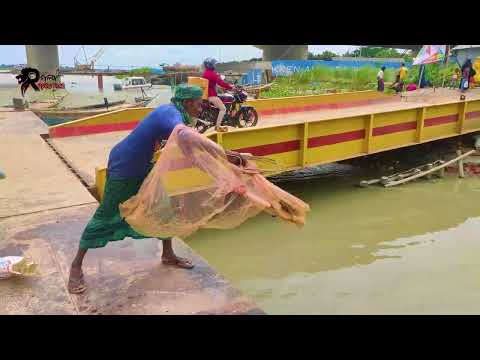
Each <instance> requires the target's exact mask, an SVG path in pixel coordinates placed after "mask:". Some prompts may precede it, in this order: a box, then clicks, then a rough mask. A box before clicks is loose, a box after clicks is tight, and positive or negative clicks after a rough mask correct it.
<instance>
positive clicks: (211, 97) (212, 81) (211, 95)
mask: <svg viewBox="0 0 480 360" xmlns="http://www.w3.org/2000/svg"><path fill="white" fill-rule="evenodd" d="M216 63H217V60H215V59H213V58H207V59H205V60H204V62H203V65H204V66H205V72H204V73H203V75H202V77H203V78H204V79H207V80H208V101H209V102H210V103H211V104H212V105H213V106H215V107H216V108H217V109H218V110H219V111H218V117H217V123H216V125H215V130H217V131H226V129H225V128H224V127H221V126H220V125H221V124H222V120H223V116H224V115H225V113H226V111H227V109H226V108H225V105H224V104H223V102H222V100H221V99H220V98H219V97H218V95H217V89H216V86H217V85H219V86H221V87H222V88H224V89H227V90H232V89H233V88H234V85H232V84H229V83H227V82H225V81H223V80H222V79H221V77H220V75H219V74H218V73H217V72H216V71H215V64H216Z"/></svg>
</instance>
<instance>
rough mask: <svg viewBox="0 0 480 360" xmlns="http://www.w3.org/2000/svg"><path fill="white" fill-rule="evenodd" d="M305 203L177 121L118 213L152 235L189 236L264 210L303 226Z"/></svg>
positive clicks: (234, 224) (231, 224)
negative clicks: (136, 189) (159, 153)
mask: <svg viewBox="0 0 480 360" xmlns="http://www.w3.org/2000/svg"><path fill="white" fill-rule="evenodd" d="M309 210H310V208H309V206H308V204H306V203H304V202H303V201H302V200H300V199H298V198H296V197H295V196H293V195H291V194H289V193H287V192H286V191H284V190H282V189H280V188H279V187H277V186H275V185H273V184H272V183H270V182H269V181H268V180H267V179H265V178H264V177H263V176H262V175H261V174H260V171H259V170H258V169H257V167H256V166H255V164H254V163H253V162H251V161H248V162H247V165H246V166H245V167H239V166H236V165H234V164H232V163H230V162H229V161H228V159H227V155H226V153H225V151H224V150H223V148H222V147H221V146H219V145H217V144H216V143H214V142H213V141H211V140H210V139H208V138H207V137H205V136H204V135H202V134H199V133H197V132H196V131H194V130H192V129H190V128H188V127H186V126H184V125H178V126H177V127H176V128H175V129H174V131H173V132H172V134H171V135H170V138H169V140H168V142H167V144H166V145H165V147H164V148H163V150H162V154H161V156H160V158H159V159H158V161H157V162H156V164H155V166H154V167H153V169H152V171H151V172H150V174H149V175H148V176H147V178H146V179H145V181H144V182H143V184H142V186H141V188H140V190H139V192H138V193H137V195H135V196H133V197H132V198H130V199H128V200H127V201H126V202H124V203H122V204H121V205H120V214H121V216H122V217H123V218H124V219H125V221H126V222H127V223H128V224H130V226H131V227H132V228H133V229H134V230H136V231H137V232H139V233H141V234H143V235H145V236H151V237H173V236H179V237H184V238H185V237H187V236H189V235H191V234H193V233H194V232H195V231H197V230H198V229H200V228H215V229H231V228H234V227H237V226H239V225H240V224H242V223H243V222H244V221H246V220H247V219H249V218H251V217H253V216H256V215H257V214H259V213H260V212H262V211H266V212H268V213H269V214H271V215H274V216H278V217H280V218H281V219H283V220H286V221H290V222H293V223H295V224H297V225H299V226H301V225H304V223H305V217H306V213H307V212H308V211H309Z"/></svg>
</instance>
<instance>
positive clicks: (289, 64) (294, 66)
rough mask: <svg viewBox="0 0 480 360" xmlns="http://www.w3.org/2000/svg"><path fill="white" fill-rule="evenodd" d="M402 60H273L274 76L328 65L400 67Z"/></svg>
mask: <svg viewBox="0 0 480 360" xmlns="http://www.w3.org/2000/svg"><path fill="white" fill-rule="evenodd" d="M400 64H401V63H400V62H396V61H375V60H345V61H338V60H331V61H327V60H276V61H272V73H273V76H288V75H291V74H293V73H295V72H297V71H301V70H308V69H311V68H313V67H315V66H328V67H333V68H340V67H353V68H359V67H362V66H373V67H378V68H380V67H381V66H385V67H386V68H387V69H388V68H390V69H398V68H400ZM405 66H406V67H411V66H412V65H411V64H410V63H405Z"/></svg>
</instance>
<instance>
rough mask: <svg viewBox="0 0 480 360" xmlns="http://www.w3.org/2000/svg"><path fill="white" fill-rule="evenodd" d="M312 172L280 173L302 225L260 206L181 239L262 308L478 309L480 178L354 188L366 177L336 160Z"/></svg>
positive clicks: (382, 311) (272, 310) (322, 311)
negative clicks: (301, 210) (261, 211)
mask: <svg viewBox="0 0 480 360" xmlns="http://www.w3.org/2000/svg"><path fill="white" fill-rule="evenodd" d="M315 176H316V178H313V179H307V180H305V179H303V180H302V179H301V176H298V178H297V179H296V180H298V181H293V182H292V181H290V182H287V183H280V185H281V186H282V187H283V188H284V189H286V190H288V191H290V192H291V193H293V194H294V195H296V196H298V197H300V198H301V199H303V200H304V201H306V202H307V203H309V204H310V206H311V209H312V210H311V212H310V214H309V215H308V219H307V224H306V226H305V227H304V228H302V229H298V228H296V227H295V226H294V225H290V224H286V223H283V222H281V221H280V220H278V219H276V218H272V217H270V216H268V215H260V216H258V217H256V218H253V219H250V220H248V221H247V222H246V223H245V224H243V225H241V226H240V227H239V228H237V229H235V230H230V231H221V230H208V231H202V232H199V233H197V234H196V235H195V236H193V237H192V238H191V239H187V242H188V244H189V245H190V246H192V247H193V248H194V250H195V251H197V252H198V253H199V254H200V255H202V256H203V257H204V258H205V259H207V260H208V262H209V263H210V264H211V265H212V266H213V267H215V268H216V269H217V270H218V271H219V272H220V273H221V274H222V275H224V276H225V277H226V278H227V279H228V280H230V281H231V282H232V283H233V285H234V286H236V287H237V288H239V289H240V290H242V291H243V292H244V293H246V294H247V295H249V296H251V297H252V298H253V299H254V300H255V301H256V302H257V304H258V305H259V306H260V307H261V308H262V309H263V310H264V311H266V312H267V313H269V314H428V313H432V314H437V313H448V314H451V313H454V314H457V313H478V312H480V236H478V232H479V230H480V219H479V218H476V217H478V216H480V202H479V199H480V179H479V178H477V177H474V176H470V177H467V178H465V179H459V178H458V177H457V175H456V174H450V175H449V176H447V177H446V178H444V179H432V180H421V181H418V182H414V183H409V184H408V185H402V186H398V187H393V188H383V187H374V186H372V187H369V188H359V187H356V186H355V184H357V183H358V182H359V181H360V180H361V179H365V178H369V177H368V176H367V175H366V174H362V173H361V172H360V171H359V170H358V169H356V168H351V167H349V166H344V165H338V164H336V165H331V166H327V167H324V168H322V169H320V170H319V171H317V174H316V175H315ZM370 178H371V177H370ZM294 179H295V177H294Z"/></svg>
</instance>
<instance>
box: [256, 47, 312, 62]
mask: <svg viewBox="0 0 480 360" xmlns="http://www.w3.org/2000/svg"><path fill="white" fill-rule="evenodd" d="M255 47H257V48H259V49H262V50H263V61H272V60H307V58H308V45H255Z"/></svg>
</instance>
